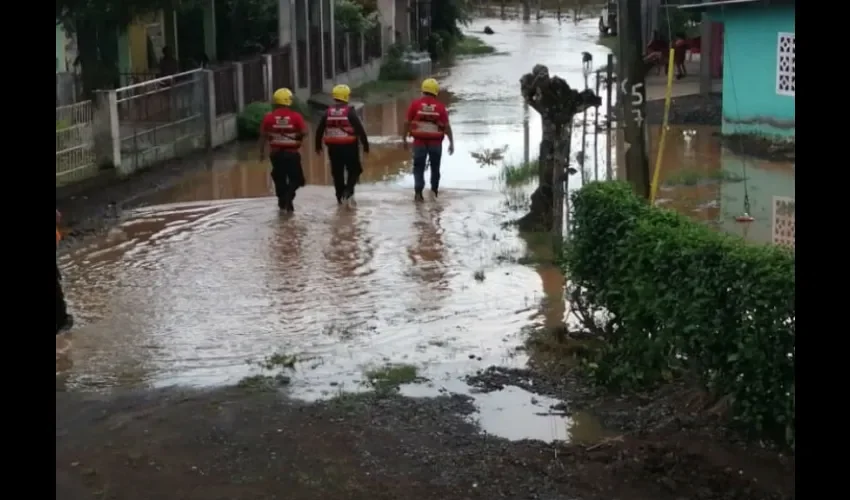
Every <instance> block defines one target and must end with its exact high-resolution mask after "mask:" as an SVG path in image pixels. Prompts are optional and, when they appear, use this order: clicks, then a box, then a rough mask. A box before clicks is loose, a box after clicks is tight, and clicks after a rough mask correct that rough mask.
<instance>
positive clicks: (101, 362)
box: [57, 19, 793, 500]
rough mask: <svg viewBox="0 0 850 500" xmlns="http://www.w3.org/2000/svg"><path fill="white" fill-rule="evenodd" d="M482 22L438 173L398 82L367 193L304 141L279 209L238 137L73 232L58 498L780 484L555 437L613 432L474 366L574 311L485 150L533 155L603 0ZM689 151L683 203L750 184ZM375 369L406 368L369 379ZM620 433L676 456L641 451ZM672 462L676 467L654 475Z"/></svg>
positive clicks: (369, 169) (547, 492)
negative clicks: (538, 259) (420, 171)
mask: <svg viewBox="0 0 850 500" xmlns="http://www.w3.org/2000/svg"><path fill="white" fill-rule="evenodd" d="M484 24H485V23H484V22H480V23H477V24H474V25H473V26H471V27H470V29H472V30H474V31H480V30H481V29H482V28H483V26H484ZM486 24H489V25H490V26H492V27H493V29H494V30H495V31H496V34H495V35H493V36H491V37H488V38H487V42H488V43H490V44H492V45H493V46H494V47H495V48H496V49H497V51H499V53H500V54H497V55H491V56H487V57H480V58H470V59H462V60H460V61H458V63H457V64H456V65H455V66H454V67H452V68H450V69H448V70H445V71H444V72H443V73H441V74H439V75H438V77H439V78H440V80H441V83H442V85H443V87H444V88H446V89H447V93H446V94H447V95H448V96H450V99H449V104H450V115H451V119H452V124H453V129H454V133H455V137H456V143H457V150H456V152H455V155H454V156H452V157H449V156H447V155H446V156H444V160H443V170H442V173H443V180H442V189H441V191H440V193H441V194H440V197H439V199H427V200H426V202H425V203H423V204H419V205H417V204H414V203H413V202H412V187H413V178H412V175H411V173H410V162H409V153H408V152H406V151H404V150H402V149H401V148H400V147H399V144H398V140H397V133H398V130H399V127H400V124H401V122H402V121H403V114H404V111H405V108H406V105H407V103H406V102H404V101H401V100H399V101H392V102H387V103H383V104H380V105H370V106H368V107H367V108H366V110H365V122H366V125H367V128H368V130H369V133H370V135H371V137H372V139H373V141H374V143H375V145H374V146H373V150H372V153H371V154H370V155H369V156H367V157H366V158H365V159H364V168H365V172H364V174H363V176H362V177H361V179H362V184H361V185H360V186H359V187H358V190H357V194H356V200H357V204H356V206H355V207H338V206H337V205H336V203H335V199H334V198H333V195H332V190H331V188H330V187H329V186H330V184H331V179H330V175H329V169H328V167H327V165H326V163H325V158H324V157H322V156H319V155H315V154H314V153H312V152H310V151H309V150H308V149H307V148H305V151H304V152H303V158H304V159H303V162H304V168H305V174H306V177H307V182H308V186H306V187H305V188H303V189H302V190H300V191H299V192H298V195H297V198H296V200H295V206H296V213H295V214H294V215H292V216H281V215H280V214H279V212H278V210H277V207H276V203H275V200H274V198H273V197H271V195H272V190H273V186H272V184H271V179H270V178H269V175H268V166H267V165H264V164H260V163H259V162H257V161H256V151H255V150H254V148H253V147H252V146H250V145H248V146H238V145H237V146H233V147H231V148H228V149H225V150H222V151H219V152H217V153H215V154H214V155H213V156H212V157H211V158H210V159H209V162H208V164H207V165H206V168H205V169H201V171H195V173H193V174H191V175H187V176H185V177H184V178H183V179H181V180H180V181H179V182H176V183H173V184H172V185H170V186H168V187H166V188H164V189H160V190H158V191H156V192H151V193H146V194H144V195H143V197H142V198H140V199H138V201H139V202H140V203H139V204H140V205H141V207H140V208H136V209H134V210H130V211H128V212H126V213H124V215H123V216H122V218H121V220H120V222H119V223H118V224H117V225H116V226H115V227H113V228H112V229H111V230H110V231H109V232H108V233H105V234H102V235H98V236H92V237H90V238H86V239H83V240H82V241H81V242H79V244H76V245H74V246H72V247H70V249H69V250H68V251H65V252H62V253H61V254H60V256H59V262H60V266H61V268H62V270H63V273H64V276H65V281H64V286H65V289H66V294H67V297H68V300H69V303H70V307H71V309H72V310H73V311H74V314H75V315H76V317H77V325H76V326H75V329H74V331H73V332H72V333H71V334H70V337H69V338H68V339H63V340H62V342H63V346H62V352H61V353H59V352H57V498H65V499H71V500H73V499H78V498H79V499H82V498H92V496H91V495H94V497H95V498H115V499H121V500H132V499H135V498H139V499H145V500H148V499H150V498H164V499H170V498H183V499H195V498H199V499H200V498H203V499H204V500H210V499H218V498H221V499H224V498H228V499H233V498H238V499H240V500H243V499H261V498H262V499H270V498H290V499H301V498H304V499H307V498H310V499H313V498H358V499H359V498H369V499H372V500H374V499H393V500H397V499H399V498H415V499H431V498H434V499H437V498H439V499H443V498H458V499H461V498H540V499H542V498H547V499H548V498H552V499H554V498H558V499H562V498H565V499H569V498H587V499H594V500H597V499H601V498H615V497H617V498H628V499H634V500H636V499H645V498H652V499H654V500H675V499H678V498H685V497H686V498H701V499H705V500H711V499H717V500H720V499H723V500H727V499H728V500H732V499H734V500H743V499H744V498H746V499H756V500H762V499H767V498H784V497H774V496H771V495H769V494H765V495H761V494H758V495H756V494H754V493H752V491H753V490H751V489H750V483H749V482H748V481H749V479H748V476H747V477H744V476H741V477H738V476H739V474H738V472H734V473H733V474H732V475H731V476H729V477H731V479H729V478H727V477H726V476H727V474H726V473H725V472H717V473H716V471H715V469H717V467H715V466H714V465H710V464H709V465H705V463H703V462H700V461H699V460H701V458H694V456H692V455H686V457H685V458H687V460H689V462H688V461H687V460H683V461H679V458H678V457H679V454H678V451H676V450H674V448H669V449H668V448H663V447H652V448H646V447H645V446H644V444H643V443H641V442H636V444H635V443H632V444H627V445H624V446H628V447H629V450H630V451H629V450H626V451H611V452H610V453H609V452H607V451H597V452H592V453H591V452H589V451H585V449H584V448H583V447H575V448H573V449H571V451H569V452H566V451H565V452H564V454H563V455H559V454H558V451H557V448H554V446H555V445H552V444H550V443H552V442H553V441H559V442H562V443H564V442H571V443H593V442H597V441H599V439H600V438H602V437H603V436H608V434H609V433H608V431H606V429H603V428H602V426H601V425H600V424H599V422H598V421H597V420H595V419H594V418H593V417H592V416H591V415H589V414H585V413H582V412H576V411H574V409H571V408H569V401H567V403H566V404H565V403H564V402H561V401H560V399H562V397H561V396H563V398H566V397H569V396H568V395H562V394H560V393H559V391H537V390H536V387H535V386H534V384H533V383H532V382H531V380H532V379H527V380H525V381H524V382H523V384H514V383H511V382H510V380H508V382H507V383H501V382H500V383H499V384H494V387H495V386H496V385H498V387H496V390H491V391H489V392H485V391H482V390H480V388H473V387H471V386H470V385H468V384H467V382H466V380H468V376H470V375H473V374H476V373H478V372H479V371H481V370H483V369H485V368H487V367H490V366H498V367H502V368H504V369H514V368H523V367H524V366H525V365H526V364H527V357H526V355H525V354H524V353H523V351H522V350H520V349H518V348H519V347H520V346H521V345H522V344H523V342H524V340H525V338H524V334H523V329H524V328H526V327H534V326H538V325H544V326H548V327H556V326H558V325H559V324H561V323H562V322H563V321H564V316H565V307H564V299H563V295H562V289H563V283H564V277H563V276H562V275H561V273H560V272H559V271H558V269H557V268H556V267H554V266H551V265H542V264H541V265H537V266H528V265H521V264H519V263H518V262H522V261H524V260H523V259H522V258H523V257H525V256H527V255H528V254H529V252H530V251H531V250H530V247H531V246H533V243H530V242H529V241H527V240H525V239H523V238H521V237H520V235H518V234H517V232H516V230H515V229H513V228H511V227H508V226H505V225H504V223H505V222H508V221H510V220H512V219H514V218H516V217H517V216H518V213H517V209H522V208H524V207H523V205H524V203H525V202H526V201H527V195H528V193H529V191H530V190H529V189H525V188H521V187H520V188H513V189H506V188H505V187H504V186H503V185H502V182H501V180H500V172H501V167H502V165H501V164H496V165H490V166H481V165H479V164H478V163H476V161H475V160H474V159H473V158H472V156H471V153H473V152H476V151H479V150H481V149H487V148H489V149H492V148H502V147H504V146H507V150H506V155H505V156H506V158H505V160H506V161H507V162H519V161H521V160H522V158H523V157H524V156H526V155H528V156H531V157H534V155H535V154H534V150H535V149H536V146H534V145H536V144H537V143H538V142H539V139H540V123H539V120H537V119H536V118H534V117H532V119H531V121H530V122H528V123H527V125H526V126H527V130H528V140H527V141H524V139H523V132H524V130H523V129H524V125H523V117H524V116H525V111H524V109H523V104H522V99H521V97H520V94H519V88H518V87H519V85H518V80H519V78H520V76H521V75H522V74H523V73H524V72H527V71H529V70H530V69H531V66H532V65H533V64H534V63H537V62H541V63H545V64H547V65H549V67H550V71H552V73H555V74H558V75H559V76H562V77H565V78H566V79H567V80H568V81H569V82H570V83H571V84H572V85H574V86H581V85H582V82H583V77H582V74H581V70H582V61H581V56H580V54H581V52H583V51H587V52H590V53H591V54H593V56H594V59H595V60H596V61H602V60H603V59H604V57H605V54H606V49H604V48H603V47H600V46H598V45H596V40H597V33H596V31H597V29H596V23H595V22H594V21H593V20H589V21H585V22H582V23H578V24H573V23H564V24H562V25H559V24H558V23H556V22H555V21H554V20H552V19H544V20H542V21H540V22H537V23H530V24H523V23H520V22H515V21H496V20H487V22H486ZM565 54H572V55H573V56H570V57H565ZM697 135H698V137H709V139H704V140H703V139H699V138H698V139H697V142H696V143H693V142H690V143H688V144H691V145H693V144H696V146H695V147H692V146H688V145H686V144H685V143H684V142H682V141H684V140H685V139H682V140H681V141H680V140H676V139H674V140H672V141H671V144H673V146H672V150H673V151H678V152H670V153H668V161H669V162H671V163H670V164H671V165H672V164H673V163H675V162H676V158H678V160H680V161H681V160H682V158H690V157H689V156H688V155H690V154H691V153H692V152H696V153H694V154H697V155H701V156H695V157H694V158H697V157H699V158H706V157H709V156H713V155H715V149H714V143H713V142H711V141H712V139H710V137H711V135H708V134H705V135H703V134H702V133H697ZM700 141H704V142H700ZM580 142H581V139H580V136H579V135H578V134H577V136H576V137H575V138H574V144H573V150H574V151H578V148H579V147H580ZM604 142H605V141H604V137H600V141H599V151H598V153H599V154H600V155H601V156H602V157H604V151H605V143H604ZM528 145H531V146H530V147H531V148H532V150H531V151H527V150H526V151H524V147H528ZM676 148H679V149H678V150H677V149H676ZM688 148H690V149H688ZM593 158H594V152H593V151H590V152H589V154H588V162H592V161H593ZM703 163H704V162H703V161H701V160H700V161H695V162H694V164H695V165H696V164H700V165H702V164H703ZM587 164H592V163H587ZM696 166H699V165H696ZM695 168H696V167H695ZM706 168H708V167H706ZM710 168H715V167H710ZM710 168H709V169H710ZM717 168H722V167H717ZM751 168H757V167H751ZM603 170H604V168H603ZM703 170H705V168H703ZM780 171H783V170H782V169H780ZM783 172H784V171H783ZM664 175H665V179H666V180H667V181H670V179H671V178H672V177H673V176H675V175H677V174H676V173H675V172H672V171H670V169H669V168H665V174H664ZM688 175H690V176H691V177H693V179H697V180H696V181H694V180H693V179H691V178H690V177H689V180H687V182H684V183H680V184H685V185H686V186H687V188H680V187H677V184H676V182H672V183H671V184H670V185H669V186H667V188H665V190H663V191H662V193H663V194H662V195H661V196H662V197H663V198H665V199H666V200H673V201H670V203H673V204H675V205H676V206H677V207H678V208H679V209H681V210H683V211H686V212H688V211H690V212H694V211H700V210H704V209H703V208H702V207H703V205H704V204H705V203H711V202H712V200H717V201H715V203H717V207H718V208H719V210H716V211H714V212H711V213H709V214H708V215H706V217H707V218H709V219H710V218H712V217H715V216H716V214H717V213H725V212H724V210H725V211H726V212H728V211H730V210H732V209H729V208H728V207H726V208H724V207H722V206H721V203H722V200H723V199H725V198H724V196H723V194H722V193H720V191H718V190H715V189H714V188H713V187H712V188H710V189H702V187H700V186H702V184H701V183H702V182H703V181H702V180H700V179H702V177H700V175H701V174H700V175H696V176H694V175H693V174H688ZM783 175H784V174H783ZM711 176H713V177H711ZM709 177H711V179H714V180H716V179H717V178H719V177H718V175H715V174H711V175H710V176H709ZM574 179H575V180H571V188H577V187H579V186H580V179H578V176H575V177H574ZM691 182H693V183H695V184H688V183H691ZM719 185H720V184H719ZM693 186H696V187H693ZM751 188H752V186H750V189H751ZM772 189H773V188H770V190H772ZM716 191H717V192H716ZM766 191H768V190H766ZM748 192H749V191H748ZM791 192H792V195H793V187H792V188H791ZM725 196H726V198H729V199H730V200H731V201H730V202H729V204H730V206H737V204H738V203H739V201H740V198H741V196H742V195H741V193H740V192H739V191H736V190H735V188H732V189H731V190H730V191H729V192H728V193H726V195H725ZM749 196H750V197H751V198H753V197H754V195H752V194H750V195H749ZM758 203H761V201H758ZM758 206H760V207H761V206H762V205H758ZM709 208H711V207H709ZM700 213H701V212H700ZM388 367H392V369H393V370H395V371H391V370H389V369H388ZM382 370H383V371H382ZM381 373H384V375H381ZM485 373H486V372H485ZM493 373H496V372H493ZM504 373H509V372H504ZM497 375H498V373H497ZM498 376H500V377H502V376H503V374H502V375H498ZM381 377H385V378H392V377H396V382H397V383H396V385H398V386H399V389H400V391H399V393H400V394H396V395H387V394H380V391H379V393H369V394H353V393H366V392H367V391H368V390H370V389H372V388H373V387H375V386H377V385H378V384H379V382H380V381H381V380H383V379H382V378H381ZM508 379H510V376H508ZM499 380H502V379H499ZM391 382H392V380H391ZM234 385H235V387H233V386H234ZM222 387H224V388H222ZM270 388H271V389H273V390H271V391H269V390H268V389H270ZM278 389H279V390H278ZM535 392H540V393H541V394H546V395H541V394H536V393H535ZM406 396H409V397H406ZM554 396H559V397H558V399H555V397H554ZM509 441H512V442H509ZM615 442H622V441H615ZM630 443H631V442H630ZM604 444H605V443H602V444H600V446H602V445H604ZM606 446H607V445H606ZM592 449H593V448H591V450H592ZM647 450H649V451H647ZM553 451H554V454H553ZM627 452H633V453H637V454H646V453H649V454H650V455H653V456H655V455H658V456H663V457H667V458H664V459H663V461H662V462H663V464H662V465H659V466H658V467H655V468H651V469H650V465H647V466H646V467H647V468H646V469H644V468H642V467H643V466H641V465H634V464H637V463H638V461H636V460H631V459H628V460H625V459H623V460H621V459H622V458H623V457H625V456H626V453H627ZM670 457H672V458H670ZM668 459H669V460H668ZM612 461H613V462H612ZM670 461H675V462H676V464H677V465H675V467H673V468H671V467H670V466H668V463H667V462H670ZM653 463H655V462H653ZM670 463H672V462H670ZM618 464H619V465H618ZM623 464H628V467H627V468H625V469H624V468H623V467H621V466H623ZM676 467H679V468H676ZM702 467H707V468H708V469H710V470H711V472H710V473H706V474H703V473H702V471H703V469H702ZM668 470H673V471H679V472H676V474H677V475H679V476H680V477H679V479H677V480H671V479H670V478H669V477H668V475H667V473H666V472H664V474H662V475H664V478H662V479H658V477H659V474H661V473H660V472H659V471H668ZM718 470H720V469H718ZM730 470H731V469H730ZM715 473H716V474H720V475H721V476H722V479H718V477H720V476H717V475H716V474H715ZM678 480H681V481H680V482H681V484H680V486H676V485H677V484H678V483H677V482H676V481H678ZM720 481H723V483H722V484H724V487H723V488H721V490H722V491H720V493H718V494H717V495H714V494H713V493H712V491H713V490H712V488H713V487H714V486H712V485H715V484H721V483H720ZM727 481H728V484H727ZM771 484H772V483H771ZM671 485H672V486H671ZM792 489H793V485H792ZM706 491H708V493H709V494H707V495H706V494H705V492H706ZM282 492H286V496H285V497H284V496H283V494H282ZM411 492H415V494H413V495H412V496H411ZM565 492H569V493H568V494H565Z"/></svg>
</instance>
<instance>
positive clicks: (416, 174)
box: [413, 144, 443, 193]
mask: <svg viewBox="0 0 850 500" xmlns="http://www.w3.org/2000/svg"><path fill="white" fill-rule="evenodd" d="M442 158H443V145H442V144H439V145H433V146H413V189H415V190H416V192H417V193H421V192H422V190H423V189H425V167H426V165H427V164H428V160H431V189H433V190H434V191H436V190H437V189H439V188H440V160H441V159H442Z"/></svg>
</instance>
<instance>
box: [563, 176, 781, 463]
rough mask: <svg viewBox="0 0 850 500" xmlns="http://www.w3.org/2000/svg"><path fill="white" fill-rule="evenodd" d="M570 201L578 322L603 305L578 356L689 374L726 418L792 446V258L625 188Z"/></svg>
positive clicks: (585, 193)
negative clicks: (597, 341) (592, 339)
mask: <svg viewBox="0 0 850 500" xmlns="http://www.w3.org/2000/svg"><path fill="white" fill-rule="evenodd" d="M572 203H573V205H572V206H573V215H572V219H571V220H572V225H573V227H572V229H571V235H572V239H571V241H570V243H569V244H568V245H567V246H566V247H565V250H564V254H563V258H562V263H563V267H564V270H565V273H566V275H567V276H569V277H570V279H571V280H572V282H571V284H570V287H569V288H570V297H569V300H571V302H572V303H573V304H574V305H576V306H577V307H578V308H579V309H584V314H583V316H584V317H585V318H592V317H594V313H595V312H599V311H605V312H606V314H601V315H600V314H596V315H595V316H596V318H597V319H596V320H588V321H586V322H585V323H586V326H588V328H590V329H592V330H594V331H596V332H597V333H598V334H599V335H600V336H601V338H602V340H604V344H603V346H602V347H601V348H600V349H599V350H597V351H595V352H594V353H593V354H592V355H591V356H590V357H589V358H588V359H586V361H585V362H586V367H587V369H588V371H589V373H590V374H591V376H592V378H593V379H594V380H595V381H596V382H597V383H599V384H601V385H606V386H611V387H617V388H622V389H642V388H645V387H649V386H653V385H657V384H659V383H662V382H665V381H671V380H673V379H674V378H678V377H684V376H687V377H692V378H695V379H696V380H698V381H699V382H700V383H701V384H702V385H704V386H705V388H706V389H708V391H709V392H710V393H711V394H713V395H715V396H716V397H718V398H720V399H724V400H726V401H728V402H729V405H730V410H731V416H732V419H733V421H734V422H736V423H738V424H742V425H743V426H744V427H745V428H746V429H747V430H749V431H752V432H753V433H755V434H757V435H759V436H767V437H770V438H772V439H774V440H776V441H778V442H780V443H784V444H786V445H789V446H791V447H793V446H794V442H795V425H796V424H795V376H794V352H795V318H796V311H795V306H796V302H795V276H794V268H795V257H794V255H793V254H792V253H791V252H789V251H787V250H785V249H782V248H778V247H773V246H755V245H750V244H747V243H745V242H743V241H740V240H736V239H734V238H733V237H730V236H726V235H723V234H720V233H717V232H714V231H712V230H711V229H709V228H707V227H705V226H702V225H700V224H697V223H695V222H693V221H691V220H689V219H687V218H686V217H684V216H682V215H680V214H677V213H675V212H671V211H668V210H664V209H659V208H654V207H650V206H648V205H647V204H646V203H645V202H644V201H643V200H641V199H639V198H638V197H637V196H635V195H634V193H633V191H632V189H631V187H630V186H629V185H627V184H624V183H612V182H607V183H601V182H594V183H590V184H588V185H587V186H585V187H584V188H582V189H581V190H580V191H578V192H577V193H575V194H573V196H572ZM600 316H602V317H605V318H606V319H605V320H599V319H598V318H599V317H600Z"/></svg>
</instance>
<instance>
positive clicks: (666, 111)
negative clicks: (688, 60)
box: [649, 47, 676, 205]
mask: <svg viewBox="0 0 850 500" xmlns="http://www.w3.org/2000/svg"><path fill="white" fill-rule="evenodd" d="M675 52H676V51H675V50H674V49H673V48H672V47H671V48H670V59H669V61H667V91H666V94H665V96H664V119H663V121H662V122H661V138H660V139H659V140H658V155H657V156H656V158H655V170H654V171H653V172H652V183H651V184H650V188H649V204H650V205H652V204H654V203H655V194H656V193H657V192H658V176H659V174H660V173H661V161H662V159H663V158H664V143H665V142H666V140H667V129H668V128H669V127H668V125H667V122H668V120H669V118H670V102H671V101H672V100H673V70H674V62H673V58H674V57H675Z"/></svg>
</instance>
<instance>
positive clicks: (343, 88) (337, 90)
mask: <svg viewBox="0 0 850 500" xmlns="http://www.w3.org/2000/svg"><path fill="white" fill-rule="evenodd" d="M331 96H332V97H333V98H334V99H336V100H337V101H342V102H348V98H349V97H351V89H350V88H349V87H348V85H343V84H340V85H336V86H334V88H333V90H331Z"/></svg>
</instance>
